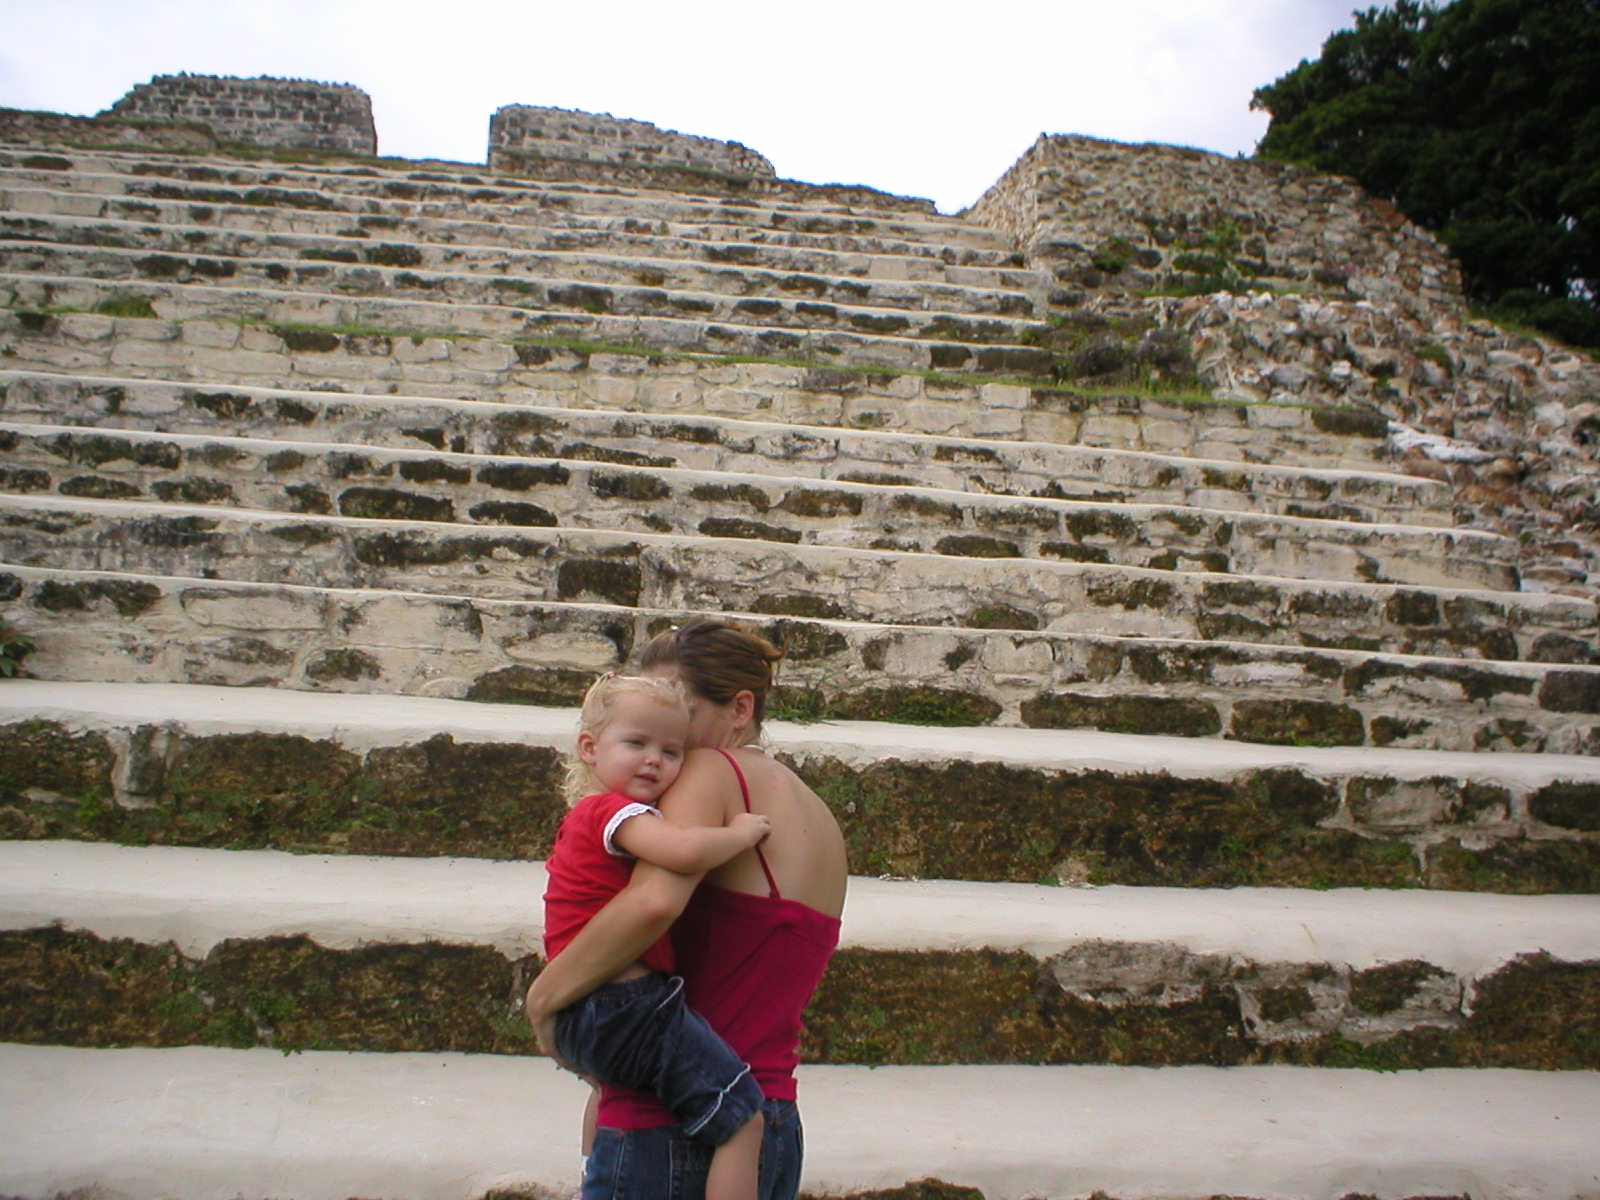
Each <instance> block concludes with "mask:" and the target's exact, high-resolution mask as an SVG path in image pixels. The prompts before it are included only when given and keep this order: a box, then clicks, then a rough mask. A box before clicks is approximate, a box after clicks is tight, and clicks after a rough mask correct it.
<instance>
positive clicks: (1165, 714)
mask: <svg viewBox="0 0 1600 1200" xmlns="http://www.w3.org/2000/svg"><path fill="white" fill-rule="evenodd" d="M1022 723H1023V724H1024V725H1027V726H1029V727H1030V728H1033V729H1102V730H1105V731H1107V732H1108V733H1140V734H1162V735H1166V736H1170V737H1211V736H1212V735H1214V734H1216V733H1218V732H1219V731H1220V730H1221V729H1222V718H1221V717H1220V716H1219V715H1218V713H1217V710H1216V709H1215V708H1214V707H1212V706H1211V705H1210V704H1208V703H1207V702H1206V701H1204V700H1186V699H1182V698H1180V697H1172V696H1135V695H1127V694H1121V695H1116V696H1088V695H1078V694H1074V693H1071V692H1051V693H1046V694H1044V695H1040V696H1036V697H1034V698H1033V699H1031V700H1025V701H1023V703H1022Z"/></svg>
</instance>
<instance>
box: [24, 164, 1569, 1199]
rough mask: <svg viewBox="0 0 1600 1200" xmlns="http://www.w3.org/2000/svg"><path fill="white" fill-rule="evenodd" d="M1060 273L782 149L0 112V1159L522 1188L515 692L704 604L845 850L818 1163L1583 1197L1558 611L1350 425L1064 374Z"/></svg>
mask: <svg viewBox="0 0 1600 1200" xmlns="http://www.w3.org/2000/svg"><path fill="white" fill-rule="evenodd" d="M1059 284H1060V280H1059V279H1058V278H1057V277H1056V276H1055V275H1053V274H1051V273H1049V272H1047V271H1045V270H1043V269H1036V268H1034V267H1030V266H1029V265H1027V264H1026V263H1025V262H1024V261H1023V260H1022V259H1021V258H1020V257H1018V256H1017V255H1016V254H1015V252H1014V251H1013V249H1012V247H1011V246H1010V245H1009V243H1008V242H1007V240H1006V239H1005V238H1003V237H1002V236H1001V235H999V234H998V233H996V232H994V231H992V230H989V229H986V228H983V227H981V226H978V225H975V224H970V223H965V222H962V221H959V220H956V219H954V218H949V217H943V216H940V215H938V214H936V213H934V212H933V211H932V210H931V209H930V208H928V207H927V206H926V205H923V204H920V203H918V202H913V201H905V200H900V199H897V198H892V197H876V198H874V197H872V196H869V195H841V194H839V193H838V192H837V191H831V190H829V189H820V188H808V187H806V186H805V185H800V184H785V185H782V186H779V185H778V184H773V185H771V187H770V188H769V189H768V191H767V192H766V193H763V194H762V195H759V196H754V195H744V194H739V193H738V192H736V191H730V192H726V193H719V192H717V191H716V190H715V189H713V188H711V187H710V186H709V183H708V187H707V190H706V192H705V194H689V193H684V192H669V191H652V190H649V189H647V188H640V187H634V186H619V185H615V184H612V185H601V184H597V183H590V184H585V183H581V182H572V181H567V182H561V183H540V182H537V181H534V180H531V179H525V178H520V177H515V178H513V177H501V176H498V175H494V174H491V173H488V172H485V171H484V170H483V169H482V168H475V167H467V166H457V167H451V166H449V165H446V164H430V165H429V167H428V168H427V169H425V170H419V169H408V167H407V166H406V165H405V164H396V163H392V162H384V161H382V160H371V161H365V160H363V161H351V162H349V163H341V162H338V161H328V162H323V163H319V164H316V165H286V164H282V163H265V162H253V161H247V160H242V159H233V160H229V159H221V158H213V159H201V158H197V157H195V156H180V155H169V154H163V153H159V152H153V151H152V152H141V151H138V150H133V149H129V150H119V151H110V150H103V149H94V150H85V149H78V148H72V147H68V146H60V147H51V148H46V149H41V148H40V147H28V146H0V297H3V299H4V308H3V310H0V617H3V618H4V620H5V621H6V622H7V623H9V624H10V625H12V626H14V627H15V628H16V629H18V630H20V631H21V632H23V633H25V634H27V635H28V636H30V637H32V638H33V639H34V640H35V642H36V643H37V649H36V650H35V651H34V652H33V653H32V654H31V655H30V656H29V657H28V658H27V659H26V662H25V675H26V676H27V677H26V678H21V679H6V680H0V806H3V807H0V836H4V837H5V838H7V839H9V840H7V841H5V842H4V843H0V859H3V863H4V865H3V868H0V914H3V917H4V921H3V925H0V929H3V931H4V932H0V956H3V961H4V963H5V965H6V970H5V972H4V978H5V980H6V982H5V983H4V984H3V985H0V990H3V994H4V1001H3V1003H0V1021H3V1026H0V1040H3V1041H4V1042H5V1043H6V1044H5V1045H4V1046H3V1047H0V1057H3V1060H4V1061H5V1063H6V1074H7V1076H8V1077H10V1078H15V1079H19V1080H24V1081H26V1084H27V1086H25V1087H14V1088H8V1089H6V1092H7V1096H6V1098H5V1099H4V1100H3V1101H0V1112H3V1113H4V1120H5V1123H6V1127H7V1128H8V1129H9V1130H13V1131H17V1132H16V1134H15V1136H13V1137H11V1138H8V1139H7V1142H8V1144H7V1145H6V1146H5V1147H4V1148H0V1194H5V1195H16V1196H28V1197H49V1196H55V1195H64V1194H68V1193H74V1192H78V1191H81V1190H83V1189H90V1188H94V1189H99V1192H98V1193H97V1194H104V1195H108V1196H128V1197H137V1198H140V1200H142V1198H144V1197H150V1198H152V1200H153V1198H154V1197H158V1196H161V1197H168V1196H174V1197H191V1196H192V1197H201V1196H209V1195H214V1194H219V1193H224V1192H225V1193H226V1194H230V1195H237V1196H241V1197H247V1198H251V1200H253V1198H255V1197H266V1196H269V1195H293V1196H296V1197H298V1198H299V1200H311V1198H319V1197H324V1196H325V1197H328V1198H329V1200H343V1198H346V1197H349V1196H354V1195H385V1196H404V1197H416V1198H419V1200H420V1198H424V1197H426V1198H432V1197H440V1198H441V1200H442V1198H446V1197H448V1198H451V1200H455V1198H463V1200H464V1198H468V1197H477V1196H480V1195H486V1194H501V1195H510V1194H515V1195H525V1196H540V1195H561V1194H566V1193H567V1192H568V1190H569V1189H570V1187H571V1185H572V1183H573V1180H574V1178H575V1174H576V1148H575V1147H576V1128H577V1118H578V1111H579V1108H580V1106H581V1096H580V1095H579V1094H578V1093H577V1090H576V1089H575V1085H574V1084H573V1082H572V1081H571V1080H569V1079H563V1078H562V1077H561V1076H560V1075H559V1074H558V1073H557V1072H555V1071H554V1070H553V1069H552V1068H551V1067H550V1066H549V1064H548V1063H546V1062H544V1061H542V1060H538V1059H533V1058H529V1057H527V1052H528V1050H529V1048H530V1043H529V1038H528V1036H527V1034H526V1032H525V1030H524V1027H523V1025H522V1022H521V1020H520V1016H519V1015H518V1013H517V1011H516V1000H517V997H518V996H519V995H520V992H521V990H522V989H523V988H524V987H525V986H526V982H527V980H528V979H529V978H530V977H531V974H532V973H533V972H535V971H536V970H537V969H538V958H537V952H538V947H539V906H538V897H539V894H540V892H541V890H542V868H541V866H540V862H539V860H540V859H542V857H543V855H544V854H545V853H546V852H547V850H548V846H549V839H550V836H551V834H552V832H553V830H554V827H555V823H556V822H557V821H558V820H559V816H560V802H559V800H558V798H557V792H558V789H557V786H556V780H557V778H558V775H559V772H560V758H561V754H562V751H563V749H564V748H565V746H566V745H567V744H568V742H569V739H570V737H571V734H572V729H573V723H574V720H575V713H574V711H573V706H574V705H575V704H576V702H577V699H578V698H579V696H581V693H582V691H583V689H584V688H585V687H586V686H587V684H588V682H589V681H590V680H591V679H592V677H593V675H594V674H595V673H596V672H598V671H602V670H608V669H614V668H618V667H621V666H623V665H624V664H625V663H626V662H627V661H628V660H629V658H630V655H631V654H632V652H633V651H634V650H635V649H636V648H637V647H638V646H639V645H641V644H642V642H643V641H644V640H646V639H647V638H648V637H649V636H650V635H651V634H652V633H653V632H655V631H656V630H658V629H660V628H661V627H663V626H665V625H667V624H669V623H672V622H675V621H679V620H681V619H683V618H684V617H685V616H687V615H690V614H692V613H700V612H715V613H724V614H728V615H731V616H734V617H739V618H742V619H746V620H748V621H750V622H751V623H753V624H754V625H756V626H757V627H759V628H760V629H762V630H763V631H764V632H766V633H768V634H769V635H771V636H774V637H775V638H778V639H779V640H781V641H783V642H784V643H785V645H786V646H787V647H788V650H789V657H788V659H787V660H786V662H785V664H784V666H783V668H782V670H781V672H780V688H779V691H778V694H777V695H776V696H775V698H774V706H775V709H776V714H777V716H778V718H779V719H778V720H776V721H774V722H773V723H772V725H771V729H770V733H769V742H770V748H771V749H772V751H773V752H774V753H779V754H783V755H786V756H788V757H789V758H790V759H791V760H792V761H793V762H794V763H795V764H796V766H797V769H799V770H800V771H801V773H802V774H803V775H804V776H805V777H806V778H807V779H808V781H810V782H811V783H812V784H813V786H814V787H816V789H817V790H818V792H819V794H822V795H823V796H824V797H825V798H826V799H827V800H828V801H829V803H830V804H831V805H832V806H833V807H834V809H835V811H836V812H837V813H838V815H839V817H840V820H841V823H842V824H843V826H844V828H845V832H846V836H847V839H848V840H849V844H850V849H851V865H852V872H853V874H854V875H855V878H854V879H853V881H852V889H851V896H850V900H849V904H848V907H847V910H846V916H845V932H844V938H845V946H844V949H843V950H842V951H841V953H840V955H839V957H838V958H837V959H836V961H835V965H834V966H833V968H832V969H831V971H830V974H829V977H828V979H827V981H826V982H825V984H824V986H823V990H822V991H821V992H820V993H819V995H818V997H817V1000H816V1003H815V1004H814V1006H813V1009H812V1011H811V1014H810V1017H809V1030H808V1035H807V1042H806V1045H805V1053H806V1057H807V1059H808V1065H807V1066H806V1067H805V1068H804V1069H803V1071H804V1073H803V1076H802V1084H801V1088H802V1107H803V1110H804V1112H805V1115H806V1119H807V1123H808V1127H809V1128H808V1172H807V1178H806V1185H805V1186H806V1188H807V1190H808V1191H809V1192H810V1193H812V1194H814V1195H819V1196H820V1195H838V1194H854V1193H864V1192H871V1191H875V1190H881V1189H896V1188H901V1187H902V1186H903V1185H908V1184H913V1183H915V1181H919V1180H929V1179H933V1180H942V1181H943V1182H942V1183H932V1182H929V1183H923V1184H920V1185H918V1186H917V1187H913V1188H909V1189H907V1191H906V1192H905V1193H904V1194H905V1195H907V1196H913V1195H914V1196H919V1197H934V1196H938V1197H946V1196H949V1197H955V1196H963V1197H965V1196H970V1195H971V1192H970V1191H967V1190H963V1189H971V1188H976V1189H979V1190H981V1192H982V1193H983V1195H985V1196H987V1197H989V1198H990V1200H1000V1198H1002V1197H1006V1198H1010V1197H1016V1198H1019V1200H1020V1198H1021V1197H1025V1196H1051V1197H1063V1198H1064V1197H1087V1196H1090V1195H1091V1194H1100V1195H1102V1196H1109V1197H1128V1198H1132V1197H1145V1196H1150V1197H1155V1196H1162V1197H1181V1198H1184V1200H1189V1198H1193V1200H1204V1198H1207V1197H1214V1196H1220V1195H1230V1196H1239V1197H1244V1196H1249V1197H1259V1198H1260V1200H1290V1198H1291V1197H1293V1198H1299V1197H1317V1198H1322V1197H1326V1198H1327V1200H1337V1198H1340V1197H1345V1196H1348V1195H1355V1194H1360V1195H1372V1196H1383V1197H1385V1198H1386V1200H1387V1198H1394V1200H1399V1198H1401V1197H1422V1196H1435V1197H1439V1196H1446V1195H1448V1196H1473V1197H1480V1196H1483V1197H1487V1196H1509V1195H1516V1196H1526V1197H1540V1198H1542V1197H1551V1198H1564V1197H1578V1196H1594V1195H1600V1152H1597V1151H1596V1150H1595V1147H1596V1146H1600V1073H1597V1072H1600V1044H1597V1042H1596V1035H1595V1030H1596V1029H1597V1028H1600V902H1597V900H1596V898H1595V897H1596V893H1597V892H1600V840H1597V833H1600V821H1597V819H1596V808H1597V805H1600V666H1597V665H1596V663H1597V662H1600V656H1597V651H1596V644H1595V643H1596V605H1595V601H1594V599H1593V598H1592V597H1591V596H1588V595H1584V594H1578V593H1574V594H1561V593H1557V592H1542V593H1541V592H1528V591H1522V590H1519V562H1520V561H1521V560H1520V558H1519V547H1518V545H1517V543H1516V542H1515V541H1514V540H1513V539H1510V538H1507V537H1505V536H1503V535H1501V534H1498V533H1495V532H1492V531H1489V530H1485V529H1482V528H1474V527H1471V526H1466V525H1459V524H1457V523H1456V506H1455V497H1454V496H1453V494H1452V492H1451V489H1450V488H1449V486H1447V485H1446V484H1445V483H1443V482H1441V481H1440V480H1438V479H1432V478H1420V477H1417V476H1415V475H1409V474H1401V473H1398V472H1397V471H1396V469H1395V467H1394V462H1393V455H1392V452H1391V449H1390V447H1389V445H1388V444H1387V443H1386V440H1385V437H1386V434H1387V432H1388V426H1387V422H1386V421H1385V420H1384V419H1383V418H1382V417H1381V416H1379V415H1378V414H1377V413H1376V412H1375V411H1373V410H1372V409H1369V408H1364V407H1339V406H1329V405H1325V404H1319V403H1315V402H1311V401H1307V402H1305V403H1301V404H1295V405H1286V404H1271V403H1256V404H1241V403H1233V402H1219V401H1214V400H1212V399H1210V398H1209V397H1207V396H1206V395H1204V394H1200V393H1197V392H1189V393H1184V392H1180V391H1176V390H1173V389H1171V388H1165V389H1159V388H1158V389H1153V390H1152V389H1139V388H1134V387H1120V388H1110V389H1099V390H1096V389H1087V388H1082V387H1078V388H1072V387H1067V386H1065V385H1063V384H1061V383H1059V382H1056V376H1057V375H1059V374H1060V371H1059V367H1060V357H1059V354H1058V352H1057V350H1056V349H1055V348H1054V341H1055V339H1056V337H1057V336H1058V334H1059V331H1060V329H1061V328H1062V322H1063V318H1064V313H1065V312H1066V310H1065V309H1063V308H1062V304H1063V303H1064V298H1063V297H1062V295H1061V294H1060V293H1061V289H1060V286H1059ZM1053 372H1054V374H1053ZM285 1051H292V1052H294V1053H290V1054H288V1055H287V1056H286V1055H285V1054H284V1053H283V1052H285Z"/></svg>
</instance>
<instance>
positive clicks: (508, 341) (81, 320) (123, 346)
mask: <svg viewBox="0 0 1600 1200" xmlns="http://www.w3.org/2000/svg"><path fill="white" fill-rule="evenodd" d="M95 295H96V296H97V297H98V298H97V299H94V301H93V303H94V304H102V305H112V306H115V305H117V304H118V303H119V297H118V296H117V293H116V292H115V291H114V290H111V291H105V290H101V291H100V292H98V293H95ZM123 299H125V298H123ZM92 306H93V305H91V307H92ZM152 311H153V310H152ZM285 313H286V316H285V319H288V317H289V316H294V317H296V318H303V317H304V316H305V315H306V314H305V313H298V312H295V311H294V310H292V309H290V308H288V307H287V306H286V307H285ZM0 339H3V340H0V350H3V351H4V361H5V363H6V364H7V366H8V367H9V368H10V369H12V370H31V371H42V372H45V373H61V372H66V373H68V374H70V375H83V376H117V377H122V378H127V377H129V376H133V377H138V378H149V379H155V380H162V381H194V382H204V383H211V384H219V385H226V386H227V387H228V389H229V391H228V393H227V394H229V395H233V396H235V397H237V398H236V399H235V400H232V401H229V402H227V407H229V408H239V407H240V406H242V405H246V404H247V403H248V400H247V397H248V396H249V395H250V394H252V393H251V389H252V387H262V386H266V387H288V388H296V387H298V388H311V389H314V390H316V391H327V392H333V393H342V394H348V393H352V392H354V393H366V394H374V395H385V396H394V395H400V394H402V393H403V394H404V395H405V396H407V397H412V398H439V399H451V400H481V401H487V402H493V403H498V402H503V401H512V402H515V403H518V404H525V403H533V404H537V405H558V406H560V407H563V408H570V409H584V410H587V409H603V410H616V409H626V410H628V411H631V412H636V413H659V414H662V415H670V416H672V417H673V418H675V419H687V420H698V419H700V418H702V417H707V416H710V417H731V418H740V419H749V418H760V419H766V420H776V421H781V422H784V423H786V424H793V425H802V426H833V427H846V428H851V429H857V430H863V431H867V432H877V433H886V434H887V433H894V434H902V433H911V434H928V435H940V436H944V437H958V438H963V437H975V438H983V439H990V440H1004V441H1014V440H1025V441H1033V442H1044V443H1049V444H1053V445H1057V446H1064V445H1076V446H1081V447H1083V448H1086V449H1096V450H1128V451H1136V452H1143V453H1147V454H1150V453H1153V454H1160V455H1164V456H1171V457H1179V458H1182V457H1188V458H1196V459H1212V460H1218V461H1222V462H1226V463H1233V464H1249V465H1263V466H1265V465H1273V466H1283V467H1298V468H1301V469H1303V470H1313V471H1318V472H1324V471H1329V470H1333V471H1351V470H1355V471H1372V470H1374V469H1381V468H1382V467H1383V466H1384V465H1386V464H1387V463H1388V461H1389V454H1388V451H1387V448H1386V444H1385V441H1384V439H1385V435H1386V432H1387V429H1388V423H1387V422H1386V421H1385V420H1384V419H1383V418H1382V417H1381V416H1379V415H1378V414H1376V413H1372V412H1369V411H1366V410H1363V409H1353V408H1323V407H1315V406H1287V405H1276V404H1239V403H1235V402H1226V401H1224V402H1215V401H1210V400H1207V399H1205V398H1203V397H1200V396H1182V395H1172V394H1162V393H1157V394H1143V395H1141V394H1129V393H1126V392H1121V393H1118V392H1107V393H1098V392H1085V391H1076V390H1069V389H1067V388H1057V387H1028V386H1019V385H1016V384H1012V383H1001V382H983V381H979V380H973V379H969V378H965V377H961V376H955V375H944V374H936V373H935V374H923V373H914V372H913V373H894V372H891V371H878V370H845V369H839V368H838V367H837V366H836V365H829V366H823V365H814V366H805V365H798V364H788V363H778V362H752V361H740V360H739V359H737V358H735V357H718V356H698V357H697V356H694V355H690V354H683V353H679V354H670V353H662V354H652V355H649V356H645V355H644V354H641V353H624V352H619V351H617V350H605V349H601V348H593V349H590V348H584V347H562V346H557V345H550V344H546V343H538V342H534V341H531V340H521V339H517V338H515V337H507V338H505V339H504V340H494V339H490V338H485V337H481V336H468V335H459V336H449V335H446V336H425V335H419V336H417V337H412V336H408V335H407V334H405V333H403V332H390V333H384V332H381V331H377V330H366V331H356V332H352V331H350V330H348V329H342V328H340V327H337V326H332V325H326V324H325V325H324V326H323V327H321V328H317V327H314V326H304V325H295V326H290V325H278V326H272V325H267V324H265V323H263V322H262V321H254V322H249V321H239V320H205V319H199V318H196V319H192V320H173V321H168V320H159V319H147V318H142V317H115V316H110V315H106V314H104V313H93V312H68V313H60V314H50V313H47V312H40V311H9V312H7V311H4V310H0ZM74 386H77V385H74V384H72V383H71V381H70V380H69V379H66V378H62V379H61V382H60V384H59V385H58V387H59V388H69V387H74ZM82 386H84V387H91V388H97V389H101V390H102V391H103V392H104V393H105V395H106V396H107V397H108V399H105V400H103V401H102V402H101V406H102V407H107V406H110V407H113V408H119V407H120V406H121V405H122V403H123V396H122V395H121V394H119V392H118V391H117V388H118V387H120V385H118V384H102V383H100V382H98V381H95V380H90V381H88V382H86V383H85V384H83V385H82ZM240 389H242V391H241V390H240ZM9 390H10V389H9V388H8V391H9ZM8 403H10V402H9V401H8ZM206 403H211V402H209V401H207V402H206ZM283 407H284V406H282V405H274V406H273V416H274V421H275V422H276V421H277V420H282V421H287V422H290V423H292V424H302V423H305V422H307V421H309V420H310V418H309V417H307V416H305V414H306V413H308V412H309V411H311V408H310V405H309V402H307V403H301V402H299V401H296V402H294V403H293V404H292V405H290V406H289V407H288V408H287V409H285V411H286V412H292V413H293V414H296V415H292V416H283V415H282V414H281V413H279V412H278V410H279V409H281V408H283ZM169 408H170V406H166V405H163V406H161V408H160V410H159V411H160V412H161V413H162V414H163V415H166V414H167V411H168V409H169ZM1052 469H1053V468H1052ZM1047 484H1048V480H1047V481H1046V485H1047ZM1414 486H1418V487H1423V486H1430V487H1434V488H1436V489H1438V490H1439V491H1441V492H1442V491H1443V490H1444V488H1443V485H1440V484H1437V483H1433V482H1430V483H1427V484H1414ZM1445 523H1448V522H1445Z"/></svg>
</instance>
